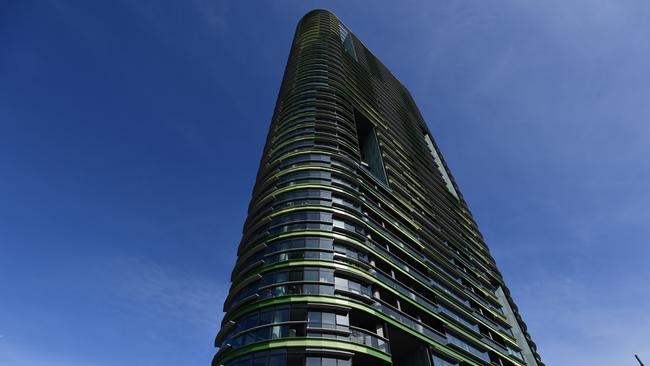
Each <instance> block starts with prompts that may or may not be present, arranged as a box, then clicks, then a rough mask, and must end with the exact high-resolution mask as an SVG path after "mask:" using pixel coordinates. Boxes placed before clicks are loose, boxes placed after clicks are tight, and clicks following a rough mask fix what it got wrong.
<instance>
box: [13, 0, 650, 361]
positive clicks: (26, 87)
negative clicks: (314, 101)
mask: <svg viewBox="0 0 650 366" xmlns="http://www.w3.org/2000/svg"><path fill="white" fill-rule="evenodd" d="M316 7H325V8H329V9H331V10H333V11H334V12H335V13H337V15H338V16H339V17H340V18H341V19H342V20H343V21H344V22H345V23H346V24H347V25H348V26H349V27H350V28H351V29H352V30H353V32H355V33H356V34H357V35H358V36H359V37H360V38H361V39H362V40H363V41H364V42H365V44H366V45H367V46H368V47H369V48H370V49H371V50H372V51H373V52H374V53H375V54H376V55H377V56H378V57H379V58H380V59H381V60H382V61H383V62H384V63H385V65H386V66H387V67H388V68H390V69H391V70H392V71H393V73H394V74H395V75H396V76H397V77H398V78H399V79H400V80H401V81H402V82H403V83H404V84H405V85H406V86H407V87H408V88H409V89H410V90H411V92H412V94H413V96H414V98H415V100H416V102H417V103H418V105H419V107H420V109H421V111H422V114H423V115H424V117H425V119H426V120H427V122H428V124H429V126H430V128H431V130H432V132H433V134H434V135H435V138H436V139H437V142H438V144H439V145H440V147H441V148H442V150H443V153H444V156H445V158H446V159H447V161H448V163H449V165H450V167H451V169H452V172H453V174H454V176H455V178H456V180H457V182H458V184H459V185H460V188H461V190H462V192H463V194H464V196H465V198H466V199H467V200H468V202H469V204H470V207H471V208H472V210H473V213H474V215H475V217H476V219H477V221H478V223H479V225H480V227H481V229H482V231H483V233H484V235H485V237H486V240H487V242H488V244H489V245H490V247H491V250H492V253H493V255H494V257H495V258H496V260H497V263H498V264H499V267H500V269H501V271H502V272H503V274H504V277H505V279H506V281H507V282H508V284H509V286H510V288H511V290H512V293H513V296H514V298H515V300H516V301H517V303H518V305H519V307H520V310H521V312H522V314H523V316H524V318H525V320H526V321H527V323H528V326H529V329H530V332H531V334H532V336H533V337H534V339H535V340H536V342H537V344H538V345H539V351H540V353H541V354H542V357H543V359H544V360H545V361H546V363H547V364H548V365H549V366H554V365H558V366H560V365H634V364H635V362H634V359H633V354H634V353H639V354H640V355H641V357H642V358H644V359H645V360H646V362H650V333H649V330H650V315H649V314H648V309H649V307H648V304H649V303H650V284H649V279H650V266H649V265H648V261H649V260H650V245H649V244H648V243H649V241H650V211H649V210H648V207H650V183H649V182H650V164H649V162H648V157H649V156H650V123H649V122H650V67H648V65H650V43H649V42H648V34H650V22H648V18H649V17H650V3H648V2H647V1H645V0H643V1H633V0H629V1H628V0H623V1H621V0H616V1H614V0H612V1H605V0H573V1H566V0H548V1H539V2H533V1H516V0H503V1H497V2H485V1H451V0H436V1H423V2H411V1H404V2H399V3H398V2H388V1H386V2H373V5H372V6H369V4H368V3H366V2H363V3H362V2H360V1H340V2H313V1H304V2H298V1H274V2H272V1H258V2H250V1H230V2H227V1H219V0H188V1H165V0H160V1H151V0H136V1H133V0H128V1H127V0H114V1H103V2H99V1H81V0H78V1H73V0H45V1H38V2H37V1H32V0H22V1H4V2H2V3H0V81H1V82H0V279H1V280H0V364H1V365H12V366H36V365H38V366H43V365H44V366H60V365H66V366H77V365H84V366H86V365H92V366H104V365H156V366H164V365H208V364H209V361H210V359H211V357H212V354H213V352H214V350H213V348H212V345H211V343H212V339H213V337H214V335H215V334H216V331H217V328H218V322H219V319H220V317H221V305H222V301H223V299H224V296H225V294H226V293H227V290H228V286H229V282H228V281H229V272H230V269H231V268H232V265H233V263H234V260H235V256H234V255H235V248H236V245H237V244H238V242H239V239H240V235H241V227H242V224H243V221H244V218H245V211H246V207H247V204H248V200H249V198H250V193H251V190H252V184H253V182H254V177H255V173H256V170H257V165H258V162H259V158H260V154H261V151H262V146H263V143H264V138H265V135H266V132H267V128H268V123H269V120H270V117H271V113H272V109H273V106H274V103H275V98H276V95H277V92H278V88H279V85H280V80H281V77H282V72H283V69H284V64H285V62H286V59H287V55H288V51H289V47H290V43H291V39H292V37H293V31H294V29H295V25H296V23H297V21H298V19H299V18H300V17H301V16H302V15H303V14H304V13H305V12H307V11H308V10H310V9H312V8H316Z"/></svg>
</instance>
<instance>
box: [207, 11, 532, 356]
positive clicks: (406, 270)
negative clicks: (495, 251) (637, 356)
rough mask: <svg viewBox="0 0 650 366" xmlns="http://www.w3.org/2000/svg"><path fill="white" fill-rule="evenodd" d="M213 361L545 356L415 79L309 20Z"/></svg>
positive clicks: (332, 22) (300, 34) (329, 25)
mask: <svg viewBox="0 0 650 366" xmlns="http://www.w3.org/2000/svg"><path fill="white" fill-rule="evenodd" d="M231 279H232V286H231V289H230V293H229V295H228V297H227V299H226V301H225V304H224V311H225V316H224V319H223V322H222V324H221V330H220V331H219V333H218V335H217V337H216V340H215V345H216V346H217V347H218V348H219V350H218V352H217V354H216V356H215V358H214V361H213V365H214V366H217V365H225V366H244V365H246V366H352V365H353V366H384V365H400V366H460V365H463V366H480V365H499V366H524V365H528V366H543V363H542V362H541V360H540V358H539V355H538V354H537V352H536V348H535V344H534V343H533V342H532V340H531V339H530V336H529V335H528V333H527V331H526V326H525V324H524V322H523V321H522V319H521V317H520V316H519V314H518V311H517V307H516V305H515V304H514V302H513V300H512V298H511V297H510V294H509V291H508V289H507V288H506V286H505V284H504V282H503V279H502V277H501V275H500V273H499V271H498V270H497V267H496V264H495V262H494V259H493V258H492V257H491V255H490V253H489V251H488V248H487V246H486V244H485V243H484V241H483V238H482V236H481V234H480V232H479V230H478V228H477V226H476V223H475V222H474V219H473V218H472V215H471V213H470V212H469V209H468V207H467V205H466V203H465V201H464V200H463V196H462V194H461V192H460V190H459V189H458V187H457V185H456V184H455V182H454V179H453V177H452V175H451V173H450V171H449V169H448V167H447V165H446V163H445V161H444V159H443V156H442V153H441V152H440V150H439V149H438V147H437V146H436V143H435V141H434V139H433V137H432V136H431V133H430V132H429V129H428V128H427V125H426V123H425V122H424V120H423V119H422V116H421V115H420V113H419V112H418V109H417V107H416V106H415V103H414V101H413V99H412V98H411V95H410V94H409V92H408V91H407V90H406V88H404V86H403V85H402V84H400V82H399V81H398V80H397V79H396V78H395V77H394V76H393V75H392V74H391V73H390V72H389V71H388V70H387V69H386V67H384V66H383V65H382V64H381V63H380V62H379V61H378V60H377V59H376V58H375V56H373V55H372V53H370V51H368V49H366V48H365V47H364V45H363V44H362V43H361V42H360V41H359V39H358V38H357V37H355V36H354V34H352V33H351V32H350V30H348V28H346V27H345V26H344V25H343V24H342V23H341V22H340V21H339V19H338V18H337V17H336V16H335V15H333V14H332V13H330V12H328V11H324V10H315V11H312V12H310V13H308V14H307V15H305V16H304V17H303V19H302V20H301V21H300V23H299V24H298V28H297V30H296V34H295V38H294V41H293V45H292V48H291V53H290V55H289V60H288V63H287V67H286V70H285V73H284V79H283V82H282V86H281V89H280V93H279V96H278V100H277V103H276V108H275V112H274V115H273V119H272V121H271V126H270V130H269V133H268V138H267V141H266V145H265V148H264V154H263V156H262V160H261V163H260V167H259V172H258V175H257V181H256V184H255V188H254V191H253V196H252V199H251V203H250V206H249V211H248V218H247V220H246V223H245V225H244V233H243V238H242V240H241V243H240V244H239V250H238V260H237V263H236V265H235V268H234V269H233V271H232V278H231Z"/></svg>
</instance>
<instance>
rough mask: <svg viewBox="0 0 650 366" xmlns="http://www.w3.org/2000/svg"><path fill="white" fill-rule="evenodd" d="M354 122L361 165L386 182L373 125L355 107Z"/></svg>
mask: <svg viewBox="0 0 650 366" xmlns="http://www.w3.org/2000/svg"><path fill="white" fill-rule="evenodd" d="M354 122H355V124H356V126H357V138H358V139H359V151H360V153H361V165H363V166H364V167H365V168H367V169H368V170H369V171H370V173H372V175H373V176H374V177H375V178H377V179H379V180H380V181H381V182H383V183H384V184H388V181H387V180H386V172H385V171H384V161H383V158H382V157H381V150H380V149H379V140H378V139H377V133H376V132H375V126H374V125H373V124H372V123H371V122H370V121H369V120H368V118H366V116H365V115H363V114H362V113H361V112H359V111H358V110H357V109H355V110H354Z"/></svg>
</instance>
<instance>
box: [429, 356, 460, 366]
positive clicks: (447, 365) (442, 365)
mask: <svg viewBox="0 0 650 366" xmlns="http://www.w3.org/2000/svg"><path fill="white" fill-rule="evenodd" d="M431 359H432V361H433V366H458V363H457V362H454V361H449V360H448V359H446V358H442V357H440V356H438V355H436V354H433V355H432V356H431Z"/></svg>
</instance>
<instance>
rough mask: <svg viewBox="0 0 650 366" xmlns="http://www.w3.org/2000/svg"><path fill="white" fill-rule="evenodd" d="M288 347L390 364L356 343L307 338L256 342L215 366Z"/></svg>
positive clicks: (378, 353)
mask: <svg viewBox="0 0 650 366" xmlns="http://www.w3.org/2000/svg"><path fill="white" fill-rule="evenodd" d="M288 347H320V348H332V349H336V350H344V351H350V352H355V353H364V354H367V355H369V356H373V357H376V358H379V359H381V360H382V361H386V362H388V363H391V357H390V355H389V354H386V353H384V352H381V351H377V350H375V349H373V348H370V347H366V346H363V345H359V344H356V343H351V342H346V341H340V340H332V339H314V338H307V337H300V338H298V337H296V338H291V339H276V340H270V341H264V342H258V343H254V344H251V345H247V346H244V347H241V348H238V349H236V350H233V351H231V352H227V353H226V354H225V355H224V356H223V357H222V359H220V360H217V359H215V364H216V365H221V364H222V363H224V362H228V361H230V360H232V359H234V358H236V357H239V356H243V355H246V354H249V353H253V352H257V351H263V350H267V349H273V348H288Z"/></svg>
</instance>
